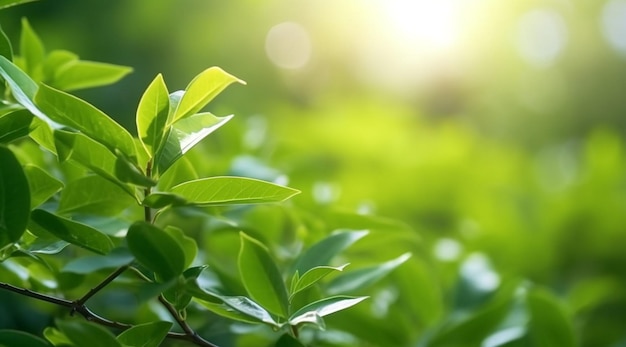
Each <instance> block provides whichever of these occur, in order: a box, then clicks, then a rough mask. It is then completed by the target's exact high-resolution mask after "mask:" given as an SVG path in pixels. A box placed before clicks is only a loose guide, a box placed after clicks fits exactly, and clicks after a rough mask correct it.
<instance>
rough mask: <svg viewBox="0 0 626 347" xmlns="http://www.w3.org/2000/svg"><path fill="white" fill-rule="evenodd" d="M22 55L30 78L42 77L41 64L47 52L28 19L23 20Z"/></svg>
mask: <svg viewBox="0 0 626 347" xmlns="http://www.w3.org/2000/svg"><path fill="white" fill-rule="evenodd" d="M20 55H21V57H22V59H23V61H24V70H26V72H27V73H28V74H29V75H30V76H38V75H41V72H42V71H41V63H42V61H43V58H44V56H45V50H44V47H43V43H41V39H40V38H39V36H37V34H36V33H35V31H34V30H33V28H32V27H31V26H30V24H29V23H28V20H27V19H26V18H22V35H21V36H20ZM37 69H39V71H37Z"/></svg>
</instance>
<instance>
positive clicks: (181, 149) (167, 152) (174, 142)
mask: <svg viewBox="0 0 626 347" xmlns="http://www.w3.org/2000/svg"><path fill="white" fill-rule="evenodd" d="M232 117H233V116H232V115H231V116H227V117H215V116H214V115H212V114H210V113H198V114H195V115H193V116H191V117H188V118H185V119H182V120H180V121H178V122H177V123H174V125H172V126H171V127H169V128H168V129H167V132H166V134H165V135H163V136H164V139H163V141H162V143H161V145H160V147H159V148H158V149H157V150H156V153H155V155H154V156H155V159H154V165H155V166H156V169H157V172H158V173H159V174H163V173H165V171H167V169H169V168H170V166H172V164H174V163H175V162H176V161H177V160H178V159H180V158H181V157H182V156H183V155H184V154H185V153H187V152H188V151H189V150H190V149H192V148H193V147H194V146H195V145H196V144H198V142H200V141H201V140H202V139H204V138H205V137H207V136H208V135H209V134H211V133H212V132H214V131H215V130H217V129H218V128H220V127H221V126H222V125H224V124H226V122H228V121H229V120H230V119H231V118H232ZM152 149H153V150H154V147H153V148H152Z"/></svg>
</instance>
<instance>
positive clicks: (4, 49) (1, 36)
mask: <svg viewBox="0 0 626 347" xmlns="http://www.w3.org/2000/svg"><path fill="white" fill-rule="evenodd" d="M0 56H3V57H5V58H7V59H8V60H13V47H12V46H11V40H9V38H8V37H7V35H6V34H5V33H4V31H3V30H2V28H1V27H0Z"/></svg>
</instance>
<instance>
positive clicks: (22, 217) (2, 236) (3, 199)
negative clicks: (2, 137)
mask: <svg viewBox="0 0 626 347" xmlns="http://www.w3.org/2000/svg"><path fill="white" fill-rule="evenodd" d="M0 168H1V169H0V248H2V247H4V246H6V245H8V244H10V243H13V242H17V241H18V240H19V239H20V238H21V237H22V234H24V231H26V226H27V225H28V218H29V215H30V191H29V188H28V180H27V178H26V175H25V174H24V170H23V169H22V166H21V165H20V163H19V161H18V160H17V158H16V157H15V155H14V154H13V152H11V150H9V149H8V148H6V147H3V146H0Z"/></svg>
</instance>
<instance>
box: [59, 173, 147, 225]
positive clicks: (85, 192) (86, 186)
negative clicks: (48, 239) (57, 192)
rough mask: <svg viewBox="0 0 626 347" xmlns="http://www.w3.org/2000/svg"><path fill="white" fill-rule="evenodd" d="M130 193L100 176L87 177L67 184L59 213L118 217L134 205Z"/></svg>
mask: <svg viewBox="0 0 626 347" xmlns="http://www.w3.org/2000/svg"><path fill="white" fill-rule="evenodd" d="M134 204H135V200H134V199H132V198H131V197H130V196H129V195H128V192H127V191H125V190H123V189H122V188H120V186H119V185H116V184H114V183H112V182H111V181H109V180H106V179H104V178H102V177H100V176H85V177H82V178H79V179H77V180H75V181H71V182H70V183H68V184H67V187H65V189H63V192H62V193H61V200H60V201H59V208H58V210H57V213H59V214H67V213H75V212H81V213H87V214H95V215H104V216H107V215H111V216H113V215H116V214H118V213H120V212H122V211H123V210H125V209H127V208H128V207H129V206H131V205H134Z"/></svg>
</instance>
